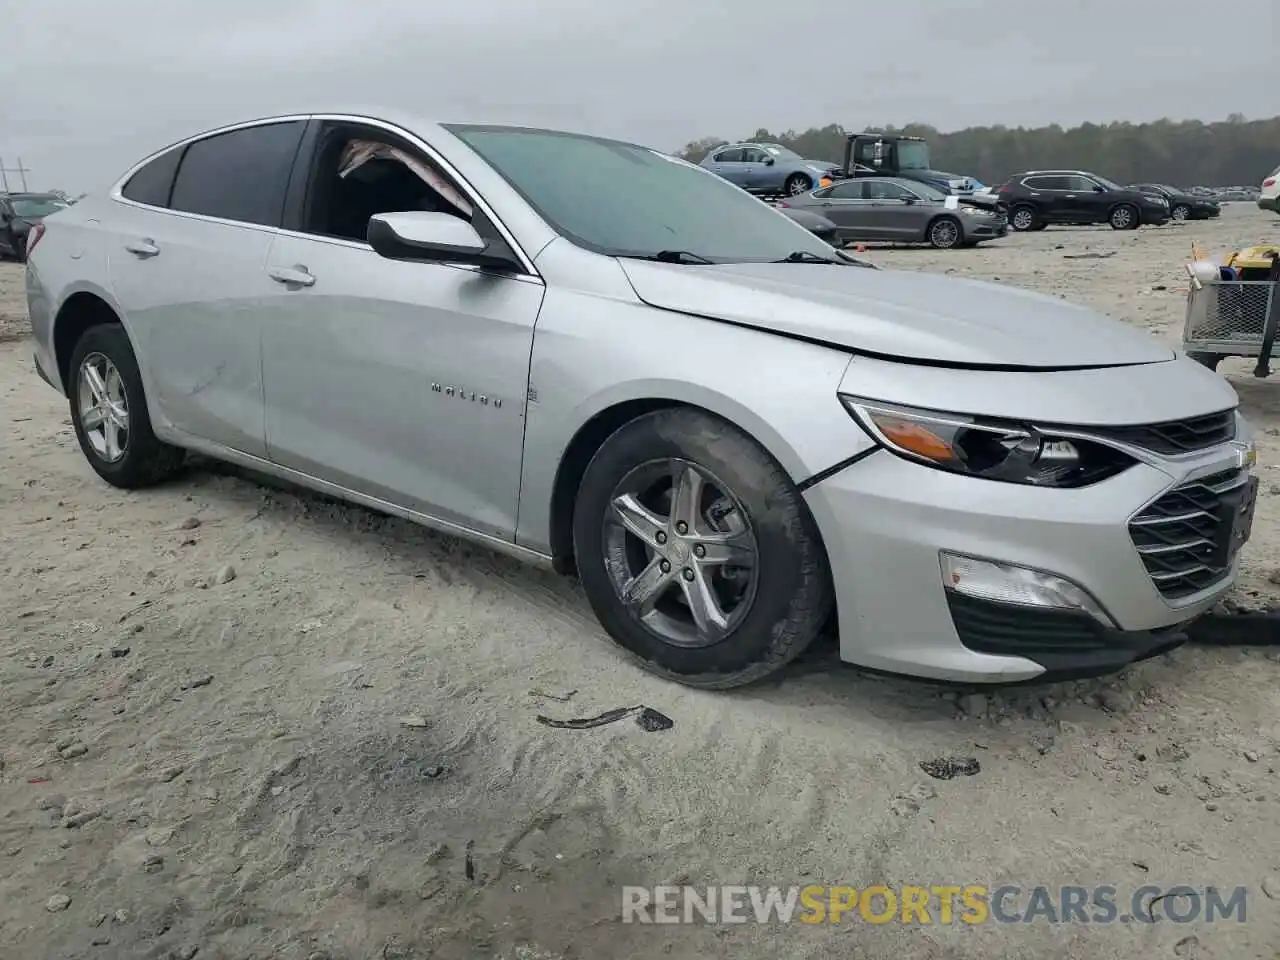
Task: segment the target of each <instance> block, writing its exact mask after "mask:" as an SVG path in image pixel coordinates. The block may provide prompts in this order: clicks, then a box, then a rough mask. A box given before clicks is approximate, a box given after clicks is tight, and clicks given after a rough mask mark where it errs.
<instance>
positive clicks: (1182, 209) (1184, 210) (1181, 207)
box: [1169, 203, 1191, 220]
mask: <svg viewBox="0 0 1280 960" xmlns="http://www.w3.org/2000/svg"><path fill="white" fill-rule="evenodd" d="M1179 214H1181V216H1179ZM1169 216H1171V217H1172V218H1173V219H1174V220H1190V219H1191V208H1190V207H1188V206H1187V205H1186V204H1185V203H1179V204H1176V205H1175V206H1174V208H1173V209H1172V210H1170V211H1169Z"/></svg>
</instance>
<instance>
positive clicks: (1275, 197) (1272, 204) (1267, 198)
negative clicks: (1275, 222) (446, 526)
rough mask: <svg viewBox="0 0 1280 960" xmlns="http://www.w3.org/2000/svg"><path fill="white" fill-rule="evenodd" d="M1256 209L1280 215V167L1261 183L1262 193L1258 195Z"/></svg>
mask: <svg viewBox="0 0 1280 960" xmlns="http://www.w3.org/2000/svg"><path fill="white" fill-rule="evenodd" d="M1257 203H1258V207H1259V208H1260V209H1262V210H1270V211H1271V212H1272V213H1280V167H1276V168H1275V169H1274V170H1272V171H1271V172H1270V173H1269V174H1267V177H1266V179H1264V180H1263V181H1262V191H1261V192H1260V193H1259V194H1258V201H1257Z"/></svg>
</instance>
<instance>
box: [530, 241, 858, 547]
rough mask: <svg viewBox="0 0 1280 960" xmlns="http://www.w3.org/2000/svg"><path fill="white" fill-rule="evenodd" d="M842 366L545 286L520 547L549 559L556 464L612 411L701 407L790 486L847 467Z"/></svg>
mask: <svg viewBox="0 0 1280 960" xmlns="http://www.w3.org/2000/svg"><path fill="white" fill-rule="evenodd" d="M615 266H616V265H615ZM849 361H850V355H849V353H848V352H847V351H844V350H838V349H835V348H830V347H824V346H820V345H817V344H813V343H806V342H802V341H798V340H791V339H787V338H784V337H780V336H777V335H775V334H770V333H765V332H762V331H757V330H750V329H747V328H743V327H737V326H733V325H730V324H724V323H720V322H718V321H715V320H707V319H703V318H700V317H693V316H688V315H685V314H680V313H675V312H671V311H666V310H660V309H656V308H653V307H650V306H647V305H645V304H642V303H640V302H638V301H635V300H623V299H616V298H612V297H602V296H599V295H597V294H591V293H585V292H582V291H580V290H579V291H575V290H565V289H563V288H557V287H554V286H550V285H549V287H548V290H547V296H546V300H545V301H544V303H543V307H542V313H541V315H540V316H539V319H538V327H537V333H536V336H535V339H534V347H533V355H532V360H531V363H530V400H529V403H528V407H527V410H528V412H527V419H526V426H525V443H524V451H525V452H524V463H523V468H522V476H521V493H520V513H519V519H518V524H517V533H516V536H517V540H518V542H519V543H521V544H522V545H525V546H528V547H530V548H532V549H536V550H542V551H544V552H549V544H550V542H551V523H552V496H553V492H554V487H555V482H556V476H557V473H558V470H559V466H560V463H561V461H562V459H563V458H564V456H565V453H566V451H567V450H568V449H569V446H570V443H571V442H572V441H573V439H574V437H575V436H576V435H577V434H578V432H579V431H580V430H581V429H582V428H583V427H584V425H586V424H587V423H589V422H590V421H591V420H592V419H593V418H595V417H596V416H597V415H599V414H600V413H602V412H604V411H607V410H610V409H611V408H615V407H617V406H618V405H620V404H624V403H630V402H632V401H660V402H669V403H680V404H687V405H690V406H695V407H700V408H702V409H704V410H707V411H709V412H711V413H713V414H715V415H717V416H719V417H722V418H723V419H725V420H728V421H729V422H731V423H733V424H735V425H736V426H737V427H738V428H739V429H741V430H743V431H745V432H746V433H748V434H750V435H751V436H752V437H754V438H755V440H756V441H757V442H758V443H759V444H760V445H761V446H762V447H764V449H765V450H767V451H768V452H769V453H770V454H771V455H772V456H773V457H774V458H775V459H776V460H777V461H778V463H779V464H780V465H781V466H782V469H783V470H785V471H786V472H787V474H788V475H789V476H790V477H791V478H792V480H794V481H796V482H797V483H799V482H802V481H803V480H805V479H807V478H809V477H811V476H813V475H814V474H816V473H820V472H821V471H823V470H826V469H828V468H829V467H831V466H834V465H835V464H838V463H840V462H841V461H843V460H846V459H848V458H849V457H851V456H853V455H854V454H856V453H858V452H859V451H860V450H862V449H863V448H865V447H866V446H868V445H869V444H870V440H869V438H868V437H867V435H866V434H865V433H864V432H863V431H862V429H861V428H860V427H859V426H858V425H857V424H856V423H855V422H854V421H853V419H852V418H851V417H850V416H849V414H848V413H847V411H846V410H845V409H844V407H843V406H842V405H841V403H840V402H839V400H838V399H837V397H836V389H837V387H838V386H839V384H840V381H841V378H842V377H843V375H844V372H845V370H846V369H847V367H848V366H849Z"/></svg>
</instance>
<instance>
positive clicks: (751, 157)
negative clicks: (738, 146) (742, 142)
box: [742, 147, 768, 163]
mask: <svg viewBox="0 0 1280 960" xmlns="http://www.w3.org/2000/svg"><path fill="white" fill-rule="evenodd" d="M767 156H768V154H767V153H765V152H764V151H763V150H761V149H760V148H759V147H747V149H745V150H743V151H742V159H743V160H745V161H746V162H747V163H764V158H765V157H767Z"/></svg>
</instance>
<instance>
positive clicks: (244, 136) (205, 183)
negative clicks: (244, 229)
mask: <svg viewBox="0 0 1280 960" xmlns="http://www.w3.org/2000/svg"><path fill="white" fill-rule="evenodd" d="M305 125H306V123H305V121H303V120H293V121H289V122H287V123H271V124H265V125H263V126H258V127H246V128H244V129H242V130H232V131H231V132H230V133H220V134H217V135H216V136H212V137H208V138H206V139H204V140H197V141H196V142H195V143H192V144H191V145H190V146H188V147H187V149H186V152H185V153H184V154H183V156H182V163H181V164H180V165H179V167H178V177H177V179H176V180H175V181H174V184H173V196H172V199H171V200H170V202H169V206H170V208H171V209H174V210H182V211H184V212H186V213H200V214H204V215H205V216H209V217H221V218H222V219H224V220H238V221H240V222H242V223H260V224H264V225H266V226H271V227H274V226H278V225H279V224H280V218H281V215H282V213H283V211H284V197H285V191H286V189H287V187H288V185H289V172H290V170H291V169H292V167H293V161H294V157H295V155H296V154H297V152H298V144H299V143H300V142H301V140H302V131H303V128H304V127H305Z"/></svg>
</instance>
